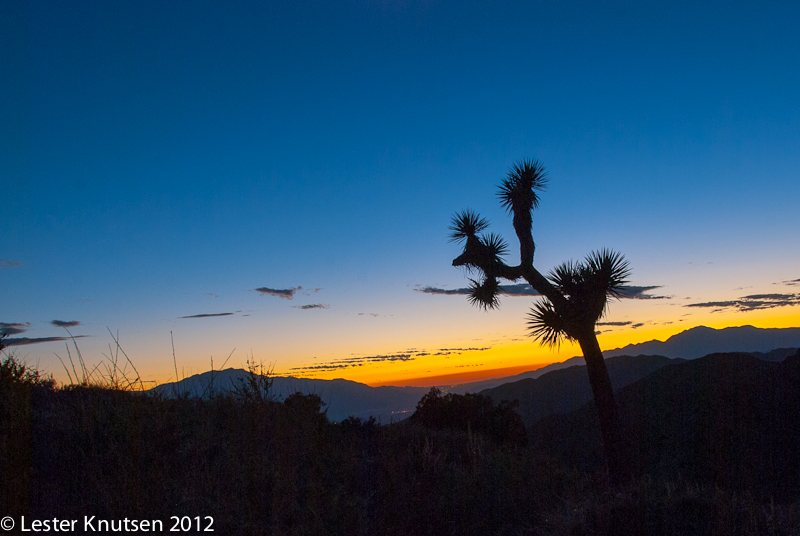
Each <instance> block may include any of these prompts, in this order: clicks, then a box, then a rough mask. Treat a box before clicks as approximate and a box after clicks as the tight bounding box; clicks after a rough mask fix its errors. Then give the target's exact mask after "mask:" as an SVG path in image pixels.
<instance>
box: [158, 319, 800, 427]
mask: <svg viewBox="0 0 800 536" xmlns="http://www.w3.org/2000/svg"><path fill="white" fill-rule="evenodd" d="M731 347H734V351H740V352H751V353H754V357H758V358H759V359H762V360H767V361H780V360H782V359H783V358H785V357H786V356H787V355H790V354H792V353H794V351H796V349H797V348H798V347H800V328H774V329H763V328H755V327H753V326H742V327H735V328H725V329H721V330H716V329H713V328H707V327H704V326H700V327H696V328H692V329H689V330H687V331H684V332H682V333H678V334H677V335H673V336H672V337H670V338H668V339H667V340H666V341H663V342H662V341H649V342H644V343H639V344H632V345H628V346H625V347H623V348H617V349H614V350H608V351H605V352H604V354H605V356H606V358H612V357H619V356H622V355H628V356H637V355H642V354H645V355H649V356H651V357H653V356H661V358H662V359H666V358H682V359H696V358H697V357H701V355H698V354H700V353H702V352H704V351H706V350H708V349H710V350H709V351H707V352H706V353H705V354H702V355H706V354H710V353H713V352H719V351H731V350H723V349H727V348H731ZM780 348H783V350H776V349H780ZM756 353H757V354H760V355H756ZM611 362H612V361H611V360H610V359H609V363H611ZM621 362H622V361H620V363H621ZM575 366H585V363H584V360H583V357H573V358H571V359H567V360H566V361H563V362H561V363H552V364H550V365H547V366H545V367H541V368H539V369H536V370H532V371H529V372H524V373H522V374H517V375H515V376H508V377H504V378H494V379H491V380H483V381H478V382H471V383H465V384H458V385H450V386H445V385H442V386H440V387H441V388H443V389H444V390H446V391H447V392H451V393H457V394H463V393H467V392H470V393H477V392H481V391H485V390H486V389H493V388H497V387H500V386H502V385H503V384H509V383H512V382H519V381H520V380H524V379H526V378H528V379H536V378H540V377H542V376H544V375H546V374H548V373H551V372H554V371H558V370H562V369H569V368H570V367H575ZM609 366H610V365H609ZM610 373H611V372H610ZM625 374H627V373H625ZM246 375H247V372H246V371H244V370H241V369H226V370H222V371H213V372H211V371H209V372H204V373H202V374H197V375H194V376H191V377H188V378H185V379H183V380H181V381H180V382H177V383H168V384H163V385H159V386H158V387H155V388H154V389H153V390H154V391H155V392H159V393H161V394H163V395H166V396H173V395H174V394H175V393H177V394H184V393H186V394H189V395H190V396H203V395H204V394H208V386H209V385H211V384H212V378H213V386H214V388H215V389H217V390H221V391H224V390H229V389H232V388H233V387H234V386H236V385H237V384H238V383H239V380H240V379H243V378H244V377H245V376H246ZM569 375H574V376H575V377H576V378H578V377H583V376H585V375H586V373H585V370H582V369H578V370H576V371H572V372H570V373H568V376H569ZM634 379H635V378H634ZM634 379H631V381H633V380H634ZM549 381H553V380H549ZM614 382H615V380H614V378H613V377H612V383H614ZM587 384H588V381H587ZM614 385H615V388H617V389H618V388H619V387H620V386H621V385H623V384H620V385H617V384H616V383H614ZM624 385H627V383H624ZM428 390H429V388H427V387H397V386H382V387H370V386H368V385H365V384H363V383H358V382H354V381H350V380H344V379H336V380H319V379H309V378H295V377H283V376H276V377H275V378H274V383H273V394H275V395H276V396H278V397H279V398H286V397H287V396H289V395H290V394H292V393H295V392H298V391H299V392H301V393H304V394H310V393H313V394H317V395H319V396H320V398H322V401H323V402H325V404H326V408H327V411H328V418H329V419H330V420H332V421H340V420H343V419H346V418H347V417H350V416H354V417H360V418H364V419H366V418H368V417H370V416H374V417H376V418H377V419H379V420H380V421H381V422H383V423H388V422H391V421H398V420H401V419H403V418H405V417H407V416H409V415H410V414H411V412H413V410H414V409H415V407H416V404H417V402H418V401H419V399H420V398H422V396H423V395H424V394H425V393H427V392H428ZM520 396H521V395H518V396H517V398H520ZM554 396H555V395H554ZM576 396H577V395H576ZM581 396H583V395H581ZM559 407H562V406H559ZM573 409H574V408H573ZM537 415H538V414H536V412H532V413H531V414H530V415H529V416H528V419H527V420H526V424H527V423H529V422H533V421H532V419H535V418H537ZM523 419H525V416H524V415H523Z"/></svg>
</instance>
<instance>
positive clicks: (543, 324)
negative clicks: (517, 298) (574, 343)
mask: <svg viewBox="0 0 800 536" xmlns="http://www.w3.org/2000/svg"><path fill="white" fill-rule="evenodd" d="M567 329H568V324H567V322H566V321H565V320H564V318H563V317H562V316H561V315H560V314H558V311H556V309H555V307H553V304H552V303H551V302H550V300H548V299H547V298H545V299H544V300H543V301H540V302H538V303H535V304H534V305H533V307H532V308H531V310H530V312H529V313H528V331H529V332H530V335H531V337H533V338H534V339H536V340H538V341H539V342H541V343H542V344H544V345H547V346H551V347H556V346H559V345H560V344H561V341H563V340H565V339H566V340H572V337H570V336H569V335H568V334H567Z"/></svg>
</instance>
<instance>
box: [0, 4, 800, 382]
mask: <svg viewBox="0 0 800 536" xmlns="http://www.w3.org/2000/svg"><path fill="white" fill-rule="evenodd" d="M797 20H800V4H797V3H794V2H765V3H756V2H741V1H726V2H705V1H700V2H697V1H692V2H681V1H675V2H663V3H651V2H634V1H606V2H588V1H586V2H579V1H539V2H536V1H506V2H503V1H497V2H489V1H486V2H465V1H436V0H429V1H399V0H397V1H395V0H343V1H340V2H322V1H310V0H292V1H280V0H276V1H270V2H247V1H240V2H225V3H222V2H201V1H191V2H181V1H174V2H163V1H147V0H136V1H130V2H128V1H115V2H106V1H81V2H56V3H54V2H49V1H34V0H31V1H17V0H11V1H7V2H3V3H2V6H0V47H1V48H2V51H3V61H2V62H0V80H2V83H0V183H1V184H2V193H0V196H2V197H0V199H2V209H3V217H2V219H0V289H2V300H0V331H2V332H3V333H7V334H8V342H9V344H11V346H10V347H9V349H10V351H13V352H15V355H17V356H18V357H21V358H24V359H26V360H27V361H28V362H29V363H32V364H34V365H36V366H38V367H39V368H40V369H42V370H44V371H46V372H49V373H52V374H53V375H54V376H55V377H56V379H58V380H60V381H66V380H67V372H65V367H64V366H63V365H62V362H63V363H65V364H66V365H69V359H70V358H72V359H73V360H76V359H77V352H78V351H80V354H81V356H82V358H83V359H84V361H86V362H87V364H89V365H90V368H91V367H92V366H95V365H100V366H101V368H100V369H98V370H103V367H105V366H107V365H108V363H109V362H110V361H109V360H110V359H113V358H114V356H115V355H117V356H118V357H119V358H120V360H121V361H120V362H123V361H122V357H121V354H119V353H118V352H117V345H116V343H115V340H117V341H119V344H120V347H121V348H122V349H123V350H124V352H125V354H127V356H128V357H129V358H130V360H131V362H132V363H133V365H134V366H135V367H136V370H137V371H138V373H139V374H140V375H141V377H142V379H143V380H144V381H145V382H148V383H147V385H154V384H155V383H163V382H166V381H171V380H174V379H175V377H176V375H177V376H180V377H185V376H188V375H190V374H194V373H198V372H203V371H206V370H209V369H210V368H212V367H214V368H216V369H219V368H221V367H223V366H225V367H230V366H234V367H241V366H243V365H244V364H245V362H246V361H247V360H248V359H250V360H252V361H255V362H264V363H268V364H270V365H271V366H273V367H274V372H275V373H277V374H284V375H297V376H307V377H316V378H347V379H351V380H356V381H360V382H364V383H368V384H370V385H379V384H397V385H407V384H408V385H410V384H415V385H434V384H437V383H444V382H448V381H449V382H454V381H455V380H459V381H470V380H475V379H483V378H486V377H492V376H502V375H508V374H511V373H518V372H522V371H524V370H531V369H534V368H537V367H540V366H543V365H545V364H548V363H551V362H556V361H563V360H564V359H567V358H569V357H572V356H575V355H579V354H580V352H579V349H578V348H577V347H575V346H572V345H570V344H563V345H562V346H561V347H560V348H558V349H549V348H542V347H540V346H539V345H538V344H537V343H536V342H535V341H533V340H532V339H530V338H529V337H528V335H527V330H526V322H525V317H526V313H527V312H528V310H529V309H530V307H531V304H532V302H533V301H534V300H536V299H539V298H534V297H531V296H525V295H524V294H525V293H524V289H523V292H521V294H523V295H507V296H504V297H503V298H502V301H501V307H500V309H499V310H495V311H489V312H485V311H482V310H479V309H477V308H475V307H473V306H471V305H470V304H469V303H468V301H467V300H466V299H465V296H464V295H462V294H459V293H458V292H450V293H445V292H444V291H457V290H458V289H463V288H464V287H466V286H467V284H468V280H467V277H466V275H465V273H464V272H463V271H462V270H459V269H457V268H453V267H452V265H451V263H452V259H453V258H455V257H457V256H458V255H459V254H460V253H461V251H460V248H459V246H458V244H454V243H450V242H449V241H448V225H449V224H450V219H451V217H452V216H453V214H454V213H456V212H458V211H460V210H463V209H466V208H469V209H472V210H475V211H477V212H479V213H480V214H481V215H482V216H484V217H486V218H487V219H489V220H490V221H491V222H492V226H491V227H490V229H489V230H490V231H493V232H496V233H500V234H502V235H503V236H504V237H505V238H506V239H507V240H508V241H509V242H510V243H511V244H512V254H511V255H509V258H508V262H509V263H512V264H515V263H516V261H518V249H515V248H514V247H513V246H514V244H515V242H514V241H515V236H514V234H513V229H512V227H511V223H510V219H509V217H508V216H507V214H506V213H505V212H504V210H503V209H502V207H501V206H500V204H499V203H498V201H497V198H496V192H497V186H498V184H499V183H500V181H501V180H502V179H503V178H504V176H505V174H506V173H507V171H508V169H509V168H510V167H511V166H512V165H513V164H514V163H515V162H517V161H519V160H521V159H538V160H539V161H540V162H541V163H542V164H543V165H544V166H545V167H546V169H547V170H548V177H549V185H548V189H547V190H546V191H545V192H544V193H543V194H542V196H541V204H540V207H539V209H538V210H536V211H535V213H534V223H533V232H534V239H535V240H536V244H537V249H536V258H535V266H536V267H537V268H538V269H539V271H541V272H542V273H547V272H548V271H549V270H551V269H552V268H554V267H555V266H557V265H558V264H560V263H562V262H564V261H568V260H570V259H572V260H579V259H582V258H583V257H585V256H586V255H587V254H589V253H590V252H591V251H593V250H598V249H600V248H603V247H608V248H612V249H614V250H616V251H620V252H622V253H623V254H624V255H625V257H626V259H628V261H629V262H630V265H631V269H632V277H631V279H630V285H631V286H632V287H633V289H632V291H631V295H632V297H631V298H627V299H623V300H620V301H619V302H615V303H613V304H612V305H611V308H610V311H609V313H608V315H607V316H606V317H605V318H604V319H603V320H602V323H601V324H598V331H599V332H600V334H599V341H600V344H601V347H603V348H605V349H612V348H617V347H621V346H624V345H626V344H630V343H637V342H643V341H647V340H652V339H660V340H663V339H665V338H666V337H669V336H670V335H673V334H675V333H678V332H680V331H682V330H684V329H688V328H690V327H694V326H697V325H707V326H711V327H717V328H721V327H727V326H738V325H755V326H759V327H790V326H800V308H798V305H800V248H798V240H797V230H798V229H800V216H799V215H798V210H797V200H798V199H800V180H798V179H800V171H799V170H800V101H799V100H798V98H797V96H798V95H800V69H798V68H797V66H798V65H800V33H798V32H797V31H796V21H797ZM509 291H510V292H512V291H513V288H509ZM518 293H519V292H518ZM512 294H513V292H512ZM71 336H74V339H70V337H71ZM103 364H105V365H103ZM67 369H68V367H67Z"/></svg>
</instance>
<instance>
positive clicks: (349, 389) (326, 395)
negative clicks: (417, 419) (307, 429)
mask: <svg viewBox="0 0 800 536" xmlns="http://www.w3.org/2000/svg"><path fill="white" fill-rule="evenodd" d="M247 375H248V372H247V371H246V370H243V369H233V368H230V369H225V370H219V371H213V372H212V371H208V372H204V373H202V374H195V375H194V376H190V377H188V378H184V379H183V380H181V381H179V382H173V383H166V384H162V385H159V386H158V387H155V388H153V391H155V392H158V393H160V394H162V395H165V396H174V395H175V394H177V395H189V396H197V397H203V396H208V394H209V392H210V389H209V386H212V387H213V389H214V390H215V391H217V392H220V391H232V390H233V389H234V388H235V387H237V386H238V385H240V380H243V379H245V378H246V377H247ZM272 380H273V383H272V389H271V393H272V394H273V395H274V396H276V397H277V398H278V400H282V399H285V398H286V397H288V396H289V395H291V394H293V393H297V392H300V393H303V394H315V395H319V397H320V398H321V399H322V401H323V402H324V403H325V404H326V408H327V412H328V413H327V415H328V419H330V420H331V421H334V422H336V421H341V420H344V419H346V418H347V417H351V416H352V417H359V418H362V419H367V418H369V417H371V416H372V417H375V418H376V419H379V420H380V421H381V422H382V423H384V424H386V423H389V422H391V421H392V420H394V421H399V420H401V419H404V418H405V417H407V416H409V415H410V413H411V412H412V411H413V410H414V408H416V405H417V402H418V401H419V399H420V398H422V397H423V396H424V395H425V393H427V392H428V390H429V389H428V388H427V387H396V386H393V385H387V386H382V387H370V386H369V385H366V384H363V383H358V382H354V381H351V380H343V379H336V380H318V379H310V378H295V377H292V376H274V377H273V379H272Z"/></svg>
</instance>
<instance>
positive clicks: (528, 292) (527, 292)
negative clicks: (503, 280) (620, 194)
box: [414, 283, 540, 296]
mask: <svg viewBox="0 0 800 536" xmlns="http://www.w3.org/2000/svg"><path fill="white" fill-rule="evenodd" d="M500 288H501V289H502V291H503V294H506V295H507V296H539V295H540V294H539V293H538V292H536V291H535V290H533V288H532V287H531V286H530V285H529V284H527V283H515V284H513V285H501V286H500ZM414 290H415V291H416V292H422V293H423V294H458V295H467V296H468V295H469V294H470V293H471V292H472V290H471V289H469V288H455V289H450V290H446V289H443V288H437V287H430V286H427V287H420V288H415V289H414Z"/></svg>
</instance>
